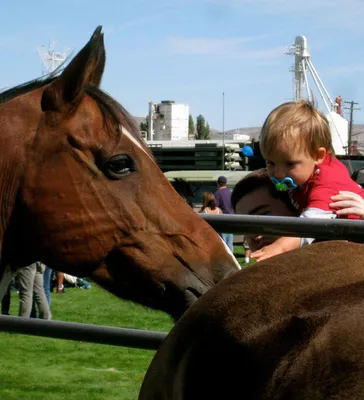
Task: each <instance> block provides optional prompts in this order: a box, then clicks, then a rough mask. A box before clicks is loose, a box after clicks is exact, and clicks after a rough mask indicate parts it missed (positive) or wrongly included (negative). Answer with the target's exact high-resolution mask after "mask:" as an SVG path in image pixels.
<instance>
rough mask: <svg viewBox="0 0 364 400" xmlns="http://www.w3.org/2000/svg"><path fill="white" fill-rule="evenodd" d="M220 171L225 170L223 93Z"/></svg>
mask: <svg viewBox="0 0 364 400" xmlns="http://www.w3.org/2000/svg"><path fill="white" fill-rule="evenodd" d="M221 169H222V170H224V169H225V93H224V92H223V93H222V151H221Z"/></svg>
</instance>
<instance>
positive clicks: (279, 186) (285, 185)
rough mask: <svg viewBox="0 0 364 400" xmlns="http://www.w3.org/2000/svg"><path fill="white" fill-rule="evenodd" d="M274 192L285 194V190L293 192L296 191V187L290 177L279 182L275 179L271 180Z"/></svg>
mask: <svg viewBox="0 0 364 400" xmlns="http://www.w3.org/2000/svg"><path fill="white" fill-rule="evenodd" d="M271 180H272V182H273V184H274V186H275V187H276V190H278V191H279V192H285V191H286V190H293V189H296V187H297V185H296V184H295V183H294V182H293V179H292V178H290V177H288V176H287V177H286V178H284V179H282V180H281V181H279V180H278V179H277V178H274V177H272V178H271Z"/></svg>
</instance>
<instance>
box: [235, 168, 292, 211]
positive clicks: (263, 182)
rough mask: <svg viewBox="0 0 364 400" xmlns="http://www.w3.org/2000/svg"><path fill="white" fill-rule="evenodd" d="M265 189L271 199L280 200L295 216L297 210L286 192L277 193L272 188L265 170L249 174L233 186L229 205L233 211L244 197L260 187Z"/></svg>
mask: <svg viewBox="0 0 364 400" xmlns="http://www.w3.org/2000/svg"><path fill="white" fill-rule="evenodd" d="M263 186H264V187H267V188H268V190H269V193H270V194H271V196H272V197H274V198H278V199H281V200H282V201H283V202H284V203H285V204H286V206H287V207H288V208H289V209H290V210H292V211H294V213H296V214H297V210H296V209H295V208H294V207H293V205H292V203H291V200H290V199H289V197H288V194H287V192H279V191H278V190H276V188H275V187H274V185H273V183H272V181H271V180H270V178H269V176H268V173H267V169H266V168H261V169H258V170H256V171H253V172H251V173H250V174H249V175H247V176H245V177H244V178H243V179H241V180H240V181H239V182H238V183H237V184H236V185H235V186H234V189H233V191H232V193H231V205H232V207H233V209H234V211H236V210H235V207H236V204H237V202H238V201H239V200H240V199H241V198H242V197H243V196H245V195H247V194H249V193H251V192H253V191H254V190H257V189H259V188H260V187H263Z"/></svg>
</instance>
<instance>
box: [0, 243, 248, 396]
mask: <svg viewBox="0 0 364 400" xmlns="http://www.w3.org/2000/svg"><path fill="white" fill-rule="evenodd" d="M235 252H236V255H237V256H238V259H239V261H240V260H241V257H243V249H242V247H240V246H236V248H235ZM18 304H19V303H18V295H17V293H12V299H11V314H12V315H17V310H18ZM52 313H53V319H54V320H61V321H72V322H81V323H88V324H97V325H108V326H118V327H124V328H134V329H147V330H155V331H162V332H168V331H169V330H170V329H171V328H172V326H173V323H172V321H171V319H170V318H169V317H168V316H167V315H166V314H164V313H161V312H157V311H154V310H150V309H146V308H144V307H141V306H138V305H136V304H133V303H130V302H126V301H121V300H119V299H117V298H115V297H114V296H112V295H110V294H109V293H107V292H105V291H104V290H102V289H100V288H99V287H97V286H96V285H93V287H92V289H91V290H81V289H73V288H72V289H67V290H66V292H65V293H64V294H55V293H53V294H52ZM0 336H1V338H0V354H1V361H2V365H1V368H0V399H1V400H7V399H22V400H27V399H37V400H55V399H57V400H61V399H62V400H63V399H64V400H65V399H67V400H77V399H80V400H81V399H82V400H85V399H87V400H96V399H97V400H114V399H122V400H135V399H137V396H138V392H139V388H140V385H141V382H142V380H143V376H144V374H145V372H146V370H147V368H148V365H149V363H150V361H151V359H152V357H153V355H154V351H150V350H139V349H130V348H124V347H117V346H108V345H99V344H92V343H85V342H75V341H67V340H60V339H49V338H41V337H35V336H26V335H17V334H9V333H0Z"/></svg>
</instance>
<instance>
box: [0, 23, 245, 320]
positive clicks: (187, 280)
mask: <svg viewBox="0 0 364 400" xmlns="http://www.w3.org/2000/svg"><path fill="white" fill-rule="evenodd" d="M104 65H105V50H104V43H103V34H102V33H101V28H97V29H96V31H95V32H94V34H93V35H92V37H91V39H90V41H89V42H88V43H87V44H86V45H85V47H84V48H83V49H82V50H81V51H80V52H79V53H78V54H77V55H76V57H75V58H74V59H73V60H72V61H71V62H70V64H69V65H68V66H67V67H65V68H64V69H63V71H62V72H61V73H60V74H59V75H57V76H55V77H54V76H53V77H49V78H47V79H44V80H42V81H41V80H36V81H33V82H31V83H28V84H24V85H22V86H19V87H16V88H13V89H10V90H8V91H7V92H4V93H2V94H0V121H1V124H0V154H1V156H0V170H1V179H0V199H1V200H0V201H1V202H0V204H1V210H0V212H1V214H0V250H1V263H0V265H1V267H2V269H4V266H5V265H8V264H10V265H12V266H13V268H18V267H22V266H24V265H27V264H30V263H31V262H33V261H35V260H42V261H44V262H45V263H46V264H48V265H49V266H51V267H53V268H54V269H56V270H60V271H64V272H68V273H71V274H73V275H76V276H89V277H91V278H92V279H93V280H94V281H96V282H97V283H99V284H100V285H101V286H103V287H104V288H106V289H107V290H109V291H110V292H112V293H114V294H116V295H117V296H119V297H123V298H126V299H130V300H133V301H136V302H139V303H141V304H144V305H146V306H149V307H153V308H156V309H160V310H163V311H166V312H168V313H169V314H171V315H172V316H173V317H175V318H178V317H179V316H180V315H181V314H182V313H183V312H184V311H185V310H186V308H187V307H188V306H189V305H190V304H191V303H192V302H194V301H195V300H196V299H197V298H198V297H199V296H201V295H202V294H203V293H205V292H206V291H207V290H208V289H209V288H211V287H212V286H213V285H214V284H215V283H216V282H218V281H220V280H221V279H222V278H223V277H224V276H225V275H226V274H227V273H230V272H232V271H236V270H238V265H237V262H236V260H235V258H234V257H233V256H232V255H231V253H229V252H228V251H227V250H226V247H225V245H224V243H223V242H222V241H221V239H220V237H219V236H218V235H217V233H216V232H215V231H214V230H213V229H212V228H211V227H210V226H209V225H208V224H207V223H206V222H205V221H203V220H202V218H200V216H198V215H196V214H195V213H194V212H193V210H191V208H190V207H189V206H188V205H187V204H186V203H185V201H183V199H182V198H181V197H180V196H179V195H178V194H177V193H176V191H175V190H174V189H173V187H172V186H171V184H170V183H169V182H168V181H167V179H166V178H165V177H164V175H163V173H162V172H161V170H160V169H159V167H158V165H157V164H156V162H155V161H154V159H153V157H152V154H151V153H150V151H149V150H148V147H147V146H146V145H145V143H144V142H143V140H142V139H141V137H140V136H139V134H138V132H137V130H136V128H135V125H134V122H133V119H132V117H131V116H130V115H129V114H128V113H127V112H126V111H125V110H124V109H123V107H122V106H120V105H119V104H118V103H117V102H116V101H115V100H114V99H112V98H111V97H110V96H108V95H107V94H106V93H104V92H103V91H101V90H100V89H99V84H100V81H101V78H102V74H103V70H104Z"/></svg>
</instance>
